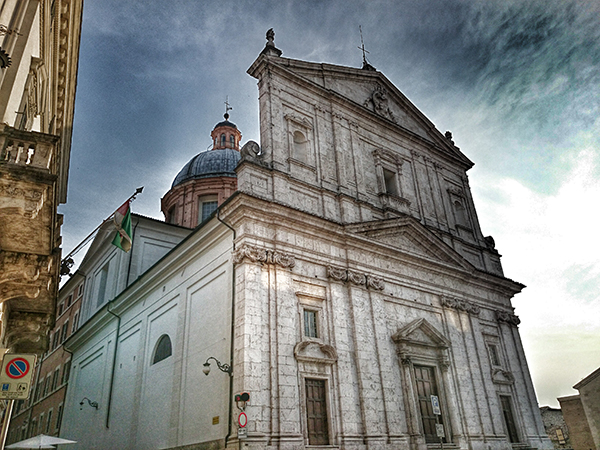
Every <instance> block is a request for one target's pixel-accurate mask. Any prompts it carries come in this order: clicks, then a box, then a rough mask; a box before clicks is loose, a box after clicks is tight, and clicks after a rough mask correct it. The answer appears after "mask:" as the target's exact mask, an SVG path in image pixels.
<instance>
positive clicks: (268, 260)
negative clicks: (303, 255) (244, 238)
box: [233, 244, 296, 269]
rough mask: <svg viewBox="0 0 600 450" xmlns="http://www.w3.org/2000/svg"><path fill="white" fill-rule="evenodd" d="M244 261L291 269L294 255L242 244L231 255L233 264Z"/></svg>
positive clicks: (293, 264) (294, 261)
mask: <svg viewBox="0 0 600 450" xmlns="http://www.w3.org/2000/svg"><path fill="white" fill-rule="evenodd" d="M244 259H248V260H250V261H251V262H253V263H260V264H274V265H277V266H281V267H283V268H286V269H291V268H292V267H294V266H295V265H296V259H295V258H294V255H291V254H289V253H283V252H280V251H277V250H267V249H265V248H260V247H255V246H252V245H247V244H244V245H243V246H241V247H240V248H239V249H237V250H236V251H235V252H234V253H233V263H234V264H239V263H241V262H242V261H243V260H244Z"/></svg>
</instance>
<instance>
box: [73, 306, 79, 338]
mask: <svg viewBox="0 0 600 450" xmlns="http://www.w3.org/2000/svg"><path fill="white" fill-rule="evenodd" d="M77 322H79V310H77V312H76V313H75V314H74V315H73V325H72V326H71V334H73V333H75V331H76V330H77Z"/></svg>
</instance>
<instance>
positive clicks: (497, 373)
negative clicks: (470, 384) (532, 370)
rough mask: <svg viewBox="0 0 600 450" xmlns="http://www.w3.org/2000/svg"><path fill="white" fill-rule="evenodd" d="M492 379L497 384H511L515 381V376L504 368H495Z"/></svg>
mask: <svg viewBox="0 0 600 450" xmlns="http://www.w3.org/2000/svg"><path fill="white" fill-rule="evenodd" d="M492 381H493V382H494V383H496V384H506V385H511V384H514V382H515V377H514V375H513V374H512V373H511V372H508V371H507V370H503V369H494V370H493V371H492Z"/></svg>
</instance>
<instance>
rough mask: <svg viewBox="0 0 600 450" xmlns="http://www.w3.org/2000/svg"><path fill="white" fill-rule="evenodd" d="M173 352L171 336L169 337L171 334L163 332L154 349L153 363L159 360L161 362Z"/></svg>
mask: <svg viewBox="0 0 600 450" xmlns="http://www.w3.org/2000/svg"><path fill="white" fill-rule="evenodd" d="M172 354H173V349H172V348H171V338H169V335H167V334H163V335H162V336H161V337H160V338H159V339H158V343H157V344H156V348H155V349H154V356H153V357H152V364H156V363H157V362H160V361H162V360H163V359H167V358H168V357H169V356H171V355H172Z"/></svg>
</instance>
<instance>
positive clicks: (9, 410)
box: [0, 400, 15, 450]
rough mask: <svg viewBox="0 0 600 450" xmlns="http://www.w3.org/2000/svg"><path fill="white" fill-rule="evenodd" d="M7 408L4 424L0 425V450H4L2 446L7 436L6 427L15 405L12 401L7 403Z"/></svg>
mask: <svg viewBox="0 0 600 450" xmlns="http://www.w3.org/2000/svg"><path fill="white" fill-rule="evenodd" d="M8 404H9V406H8V408H7V410H6V414H5V415H4V422H3V423H2V434H1V435H0V449H2V450H4V444H5V443H6V436H7V435H8V426H9V425H10V419H11V417H12V410H13V406H14V405H15V401H14V400H10V401H9V402H8Z"/></svg>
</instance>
